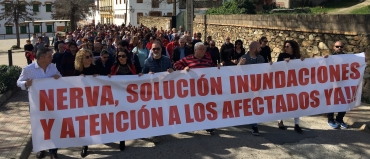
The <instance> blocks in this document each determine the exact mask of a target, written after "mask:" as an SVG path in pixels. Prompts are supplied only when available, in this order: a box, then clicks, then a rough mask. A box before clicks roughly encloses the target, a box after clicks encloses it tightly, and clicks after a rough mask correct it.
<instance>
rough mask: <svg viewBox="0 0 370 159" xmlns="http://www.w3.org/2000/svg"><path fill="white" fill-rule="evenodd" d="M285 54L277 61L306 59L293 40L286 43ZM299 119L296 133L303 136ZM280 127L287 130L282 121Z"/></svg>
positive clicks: (296, 122) (295, 122) (296, 119)
mask: <svg viewBox="0 0 370 159" xmlns="http://www.w3.org/2000/svg"><path fill="white" fill-rule="evenodd" d="M283 50H284V52H282V53H280V54H279V56H278V59H277V61H278V62H279V61H285V62H289V61H290V60H293V59H301V60H302V61H303V60H304V57H302V56H301V52H300V50H299V45H298V43H297V42H296V41H293V40H288V41H285V42H284V48H283ZM299 121H300V119H299V117H297V118H294V124H295V125H294V131H296V132H297V133H299V134H301V133H303V130H302V129H301V127H300V126H299ZM278 127H279V129H282V130H286V127H285V126H284V123H283V120H280V121H279V122H278Z"/></svg>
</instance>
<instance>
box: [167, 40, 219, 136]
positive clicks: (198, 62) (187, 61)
mask: <svg viewBox="0 0 370 159" xmlns="http://www.w3.org/2000/svg"><path fill="white" fill-rule="evenodd" d="M206 49H207V48H206V46H205V45H204V44H203V43H202V42H197V43H196V44H195V45H194V54H191V55H188V56H186V57H184V58H183V59H181V60H179V61H177V62H175V63H174V64H173V66H174V68H175V69H176V70H185V71H188V72H189V71H190V69H193V68H207V67H215V66H216V64H215V63H213V61H212V57H211V54H209V53H207V52H206ZM220 66H221V65H220V64H217V68H218V69H220ZM206 131H207V132H209V133H210V134H214V133H215V129H207V130H206Z"/></svg>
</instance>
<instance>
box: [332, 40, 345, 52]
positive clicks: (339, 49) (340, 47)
mask: <svg viewBox="0 0 370 159" xmlns="http://www.w3.org/2000/svg"><path fill="white" fill-rule="evenodd" d="M343 47H344V46H343V44H342V43H341V42H336V43H335V44H334V52H337V53H342V52H343Z"/></svg>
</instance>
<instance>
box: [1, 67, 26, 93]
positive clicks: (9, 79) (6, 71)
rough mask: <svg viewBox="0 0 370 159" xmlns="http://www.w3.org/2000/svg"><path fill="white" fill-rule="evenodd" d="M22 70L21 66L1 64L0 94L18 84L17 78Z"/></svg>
mask: <svg viewBox="0 0 370 159" xmlns="http://www.w3.org/2000/svg"><path fill="white" fill-rule="evenodd" d="M21 72H22V68H21V67H19V66H7V65H0V94H1V93H5V92H6V91H9V90H11V89H13V88H15V87H16V86H17V80H18V78H19V75H20V74H21Z"/></svg>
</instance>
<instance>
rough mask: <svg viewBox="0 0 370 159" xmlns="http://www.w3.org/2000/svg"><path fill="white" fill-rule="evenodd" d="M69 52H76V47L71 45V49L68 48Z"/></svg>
mask: <svg viewBox="0 0 370 159" xmlns="http://www.w3.org/2000/svg"><path fill="white" fill-rule="evenodd" d="M69 50H70V51H71V52H77V47H76V46H74V45H71V47H69Z"/></svg>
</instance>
